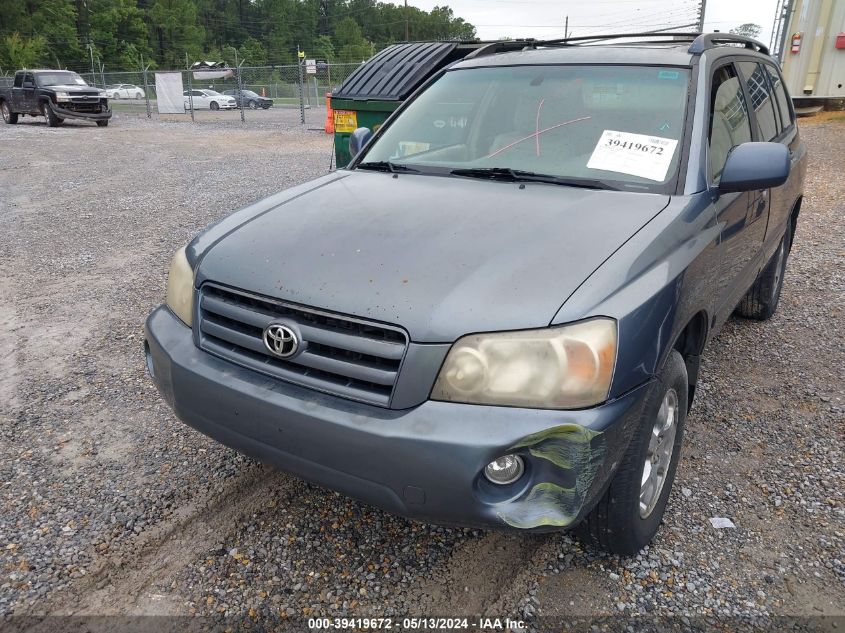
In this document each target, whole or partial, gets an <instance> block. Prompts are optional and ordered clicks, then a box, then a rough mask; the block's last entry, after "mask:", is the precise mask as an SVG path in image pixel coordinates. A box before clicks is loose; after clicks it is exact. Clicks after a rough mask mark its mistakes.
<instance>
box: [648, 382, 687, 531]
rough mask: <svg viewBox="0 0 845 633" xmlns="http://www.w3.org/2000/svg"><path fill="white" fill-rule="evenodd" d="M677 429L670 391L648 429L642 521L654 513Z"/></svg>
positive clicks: (675, 406)
mask: <svg viewBox="0 0 845 633" xmlns="http://www.w3.org/2000/svg"><path fill="white" fill-rule="evenodd" d="M677 430H678V394H677V392H676V391H675V390H674V389H669V390H667V391H666V393H665V394H664V395H663V402H661V403H660V409H659V410H658V412H657V417H656V418H655V420H654V425H653V426H652V428H651V435H650V437H649V441H648V451H647V452H646V457H645V462H644V463H643V476H642V482H641V485H640V517H642V518H643V519H646V518H648V516H649V515H650V514H651V513H652V511H653V510H654V507H655V506H656V505H657V501H658V499H660V494H661V493H662V492H663V485H664V484H665V483H666V478H667V476H668V474H669V465H670V464H671V463H672V452H673V450H674V448H675V434H676V433H677Z"/></svg>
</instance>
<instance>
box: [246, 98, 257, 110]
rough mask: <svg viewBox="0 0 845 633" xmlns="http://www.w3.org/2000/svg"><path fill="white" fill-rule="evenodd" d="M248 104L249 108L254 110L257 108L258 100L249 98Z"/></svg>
mask: <svg viewBox="0 0 845 633" xmlns="http://www.w3.org/2000/svg"><path fill="white" fill-rule="evenodd" d="M248 105H249V109H250V110H255V109H256V108H258V102H256V101H254V100H251V101H250V102H249V104H248Z"/></svg>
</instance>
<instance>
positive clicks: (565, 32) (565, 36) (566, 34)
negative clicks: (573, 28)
mask: <svg viewBox="0 0 845 633" xmlns="http://www.w3.org/2000/svg"><path fill="white" fill-rule="evenodd" d="M568 38H569V16H568V15H567V16H566V23H565V24H564V27H563V39H568Z"/></svg>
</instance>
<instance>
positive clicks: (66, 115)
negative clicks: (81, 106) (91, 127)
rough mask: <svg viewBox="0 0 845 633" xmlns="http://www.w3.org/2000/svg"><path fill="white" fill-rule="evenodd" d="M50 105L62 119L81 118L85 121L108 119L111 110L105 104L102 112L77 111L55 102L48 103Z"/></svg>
mask: <svg viewBox="0 0 845 633" xmlns="http://www.w3.org/2000/svg"><path fill="white" fill-rule="evenodd" d="M50 107H51V108H52V109H53V112H55V113H56V116H58V117H60V118H62V119H83V120H86V121H108V120H109V119H111V115H112V111H111V108H109V107H108V106H106V109H105V110H103V111H102V112H77V111H76V110H69V109H67V108H61V107H59V106H58V105H56V104H52V103H51V104H50Z"/></svg>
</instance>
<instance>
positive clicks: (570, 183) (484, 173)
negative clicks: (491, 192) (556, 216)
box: [449, 167, 618, 191]
mask: <svg viewBox="0 0 845 633" xmlns="http://www.w3.org/2000/svg"><path fill="white" fill-rule="evenodd" d="M449 173H450V174H452V175H453V176H464V177H467V178H488V179H490V180H504V181H507V182H545V183H548V184H552V185H564V186H566V187H582V188H584V189H610V190H611V191H618V188H617V187H614V186H613V185H610V184H608V183H606V182H604V181H602V180H595V179H592V178H567V177H565V176H553V175H551V174H537V173H534V172H533V171H523V170H521V169H511V168H510V167H471V168H466V169H453V170H452V171H450V172H449Z"/></svg>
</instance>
